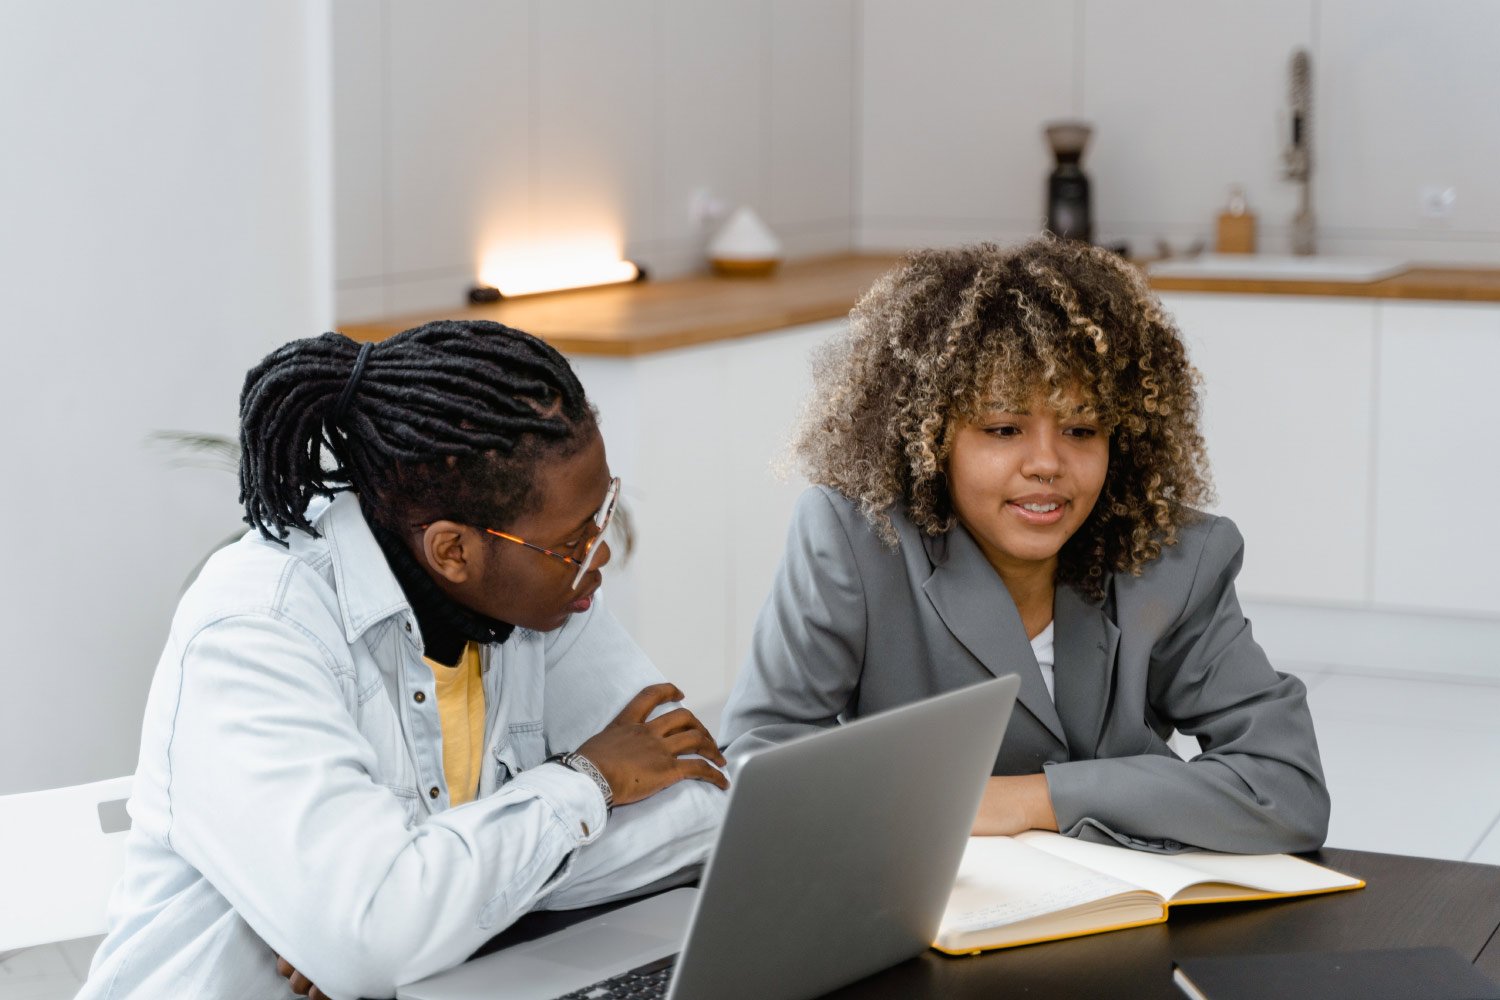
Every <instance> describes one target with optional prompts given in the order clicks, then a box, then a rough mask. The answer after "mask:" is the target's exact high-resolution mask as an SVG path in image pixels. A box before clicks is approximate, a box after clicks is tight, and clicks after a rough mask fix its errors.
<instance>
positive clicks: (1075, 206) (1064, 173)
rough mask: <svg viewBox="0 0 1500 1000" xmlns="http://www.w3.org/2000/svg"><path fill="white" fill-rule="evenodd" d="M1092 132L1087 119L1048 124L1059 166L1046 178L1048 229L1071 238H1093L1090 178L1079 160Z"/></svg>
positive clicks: (1049, 135) (1048, 138) (1085, 239)
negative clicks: (1086, 121)
mask: <svg viewBox="0 0 1500 1000" xmlns="http://www.w3.org/2000/svg"><path fill="white" fill-rule="evenodd" d="M1092 133H1093V129H1092V128H1090V127H1089V126H1088V125H1087V124H1085V123H1084V122H1079V121H1061V122H1053V123H1052V124H1050V125H1048V126H1047V142H1048V144H1050V145H1051V146H1052V154H1053V155H1054V156H1056V157H1057V166H1056V167H1054V168H1053V169H1052V174H1051V176H1049V177H1048V178H1047V229H1048V230H1050V231H1051V232H1053V233H1055V234H1056V235H1058V236H1060V237H1062V238H1063V239H1068V240H1082V241H1083V242H1085V243H1092V242H1093V241H1094V217H1093V213H1091V212H1090V211H1089V179H1088V177H1087V176H1085V175H1084V172H1083V168H1082V167H1081V166H1079V162H1080V161H1081V160H1082V159H1083V149H1084V147H1085V146H1087V145H1088V144H1089V136H1090V135H1091V134H1092Z"/></svg>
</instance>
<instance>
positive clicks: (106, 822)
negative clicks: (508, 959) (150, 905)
mask: <svg viewBox="0 0 1500 1000" xmlns="http://www.w3.org/2000/svg"><path fill="white" fill-rule="evenodd" d="M132 780H133V779H132V778H131V777H128V776H127V777H124V778H111V779H109V780H108V781H95V782H92V783H90V784H87V785H73V786H72V787H70V788H50V789H47V790H46V791H42V792H21V793H18V794H16V795H4V796H0V901H3V903H0V953H4V952H9V951H17V950H19V949H21V948H29V947H31V946H32V945H38V944H46V943H48V942H51V941H68V940H71V939H73V938H80V937H89V936H91V935H94V934H103V933H104V930H105V926H104V914H105V908H106V907H107V905H108V903H109V895H110V892H111V891H112V890H113V889H114V886H115V883H116V882H117V881H118V880H119V878H120V872H121V870H122V869H123V867H124V864H125V834H126V832H127V831H128V830H129V828H130V821H129V819H128V817H127V816H126V814H125V809H124V803H125V800H126V799H128V798H129V797H130V786H131V782H132Z"/></svg>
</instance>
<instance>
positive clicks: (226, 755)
mask: <svg viewBox="0 0 1500 1000" xmlns="http://www.w3.org/2000/svg"><path fill="white" fill-rule="evenodd" d="M240 415H241V434H240V440H241V445H242V452H243V455H242V464H241V473H240V499H241V501H242V502H243V503H244V505H245V510H246V520H247V521H248V522H249V524H251V525H252V527H253V528H254V529H255V530H252V531H250V532H249V533H247V534H246V535H245V536H244V537H243V538H242V539H241V540H240V541H239V542H237V543H235V544H233V545H231V546H229V547H227V548H225V549H224V550H222V551H220V552H219V553H217V554H216V555H215V556H214V557H213V558H212V559H210V560H209V562H208V564H207V565H206V566H205V567H204V569H203V571H202V573H201V574H200V575H199V577H198V578H197V580H196V581H194V583H193V584H192V586H191V587H190V588H189V589H188V591H187V592H186V594H184V596H183V598H182V601H181V603H180V605H179V606H178V609H177V613H176V615H175V617H174V618H173V621H172V627H171V631H170V635H169V637H168V639H167V644H166V649H165V651H164V652H163V654H162V657H161V661H160V663H159V664H158V667H157V671H156V676H155V679H154V681H153V683H152V687H151V693H150V697H149V699H148V703H147V708H146V717H145V722H144V726H143V731H142V738H141V754H140V761H139V765H138V769H137V772H136V778H135V786H134V793H133V796H132V798H131V802H130V813H131V817H132V819H133V825H132V829H131V831H130V834H129V837H128V839H127V846H126V866H125V874H124V878H123V879H122V881H121V882H120V884H119V887H118V888H117V889H116V891H115V895H114V897H113V899H112V901H111V904H110V912H109V925H110V930H109V934H108V936H107V938H106V939H105V941H104V943H103V944H102V945H101V947H100V948H99V950H98V952H97V954H96V955H95V957H94V963H93V967H92V969H91V971H90V975H89V979H88V982H87V983H86V985H85V986H84V989H83V991H82V993H81V994H80V997H83V998H87V1000H96V998H110V1000H120V998H136V997H140V998H145V997H150V998H159V997H167V996H201V997H214V998H231V997H235V998H238V997H244V998H267V997H283V996H285V995H286V993H287V987H288V983H287V982H286V981H285V980H284V979H283V978H282V977H283V976H286V977H289V978H290V979H291V984H290V985H291V986H292V988H293V989H295V990H296V991H297V992H299V993H311V995H313V996H314V997H317V996H323V995H326V996H334V997H357V996H362V997H389V996H392V995H393V994H394V992H395V989H396V987H397V986H398V985H399V984H401V983H404V982H409V981H412V980H415V979H419V978H421V977H423V976H426V975H429V974H431V973H434V972H437V971H439V970H441V969H444V968H447V967H449V966H452V965H456V964H458V963H459V962H462V961H463V960H464V959H465V958H467V957H468V956H469V955H470V954H471V953H473V952H474V950H475V949H476V948H478V947H479V946H480V945H481V944H483V943H484V942H485V941H486V940H487V939H489V938H490V937H492V936H494V935H495V934H496V933H498V932H499V931H500V930H502V929H503V928H504V927H506V926H507V925H508V924H510V923H511V922H512V921H513V920H515V919H516V917H518V916H519V915H520V914H522V913H524V912H526V911H527V910H530V909H532V908H535V907H558V908H565V907H570V906H578V905H583V904H585V903H588V902H594V901H598V900H601V899H604V898H609V897H614V896H619V895H624V894H628V893H631V892H634V891H638V890H641V889H642V888H643V887H647V886H650V885H654V884H664V883H668V882H670V881H671V880H672V879H673V878H674V877H680V873H681V871H682V870H683V869H684V867H685V866H690V865H692V864H694V863H697V862H701V861H702V859H703V858H704V856H705V854H706V852H707V850H708V848H709V846H710V845H711V842H712V838H713V834H714V831H715V830H716V828H717V825H718V823H719V821H720V820H721V819H722V815H723V804H724V798H725V796H724V793H723V789H725V788H727V787H728V781H727V779H726V778H725V777H724V775H723V773H722V772H721V771H720V770H719V769H718V768H716V767H715V766H713V765H714V764H718V765H722V764H723V762H724V758H723V757H722V756H721V755H720V753H719V751H718V749H717V747H716V746H715V743H714V740H713V738H712V737H711V736H710V735H709V733H708V731H707V730H706V729H705V728H704V726H703V724H702V723H701V722H699V721H698V719H697V718H695V717H694V716H693V715H692V713H690V712H689V711H688V710H687V709H685V708H682V707H673V706H672V705H671V703H672V702H676V701H679V700H680V699H681V698H682V693H681V692H680V691H679V690H678V689H677V688H676V687H675V686H673V685H671V684H669V683H666V682H665V681H664V680H663V678H662V677H661V676H660V675H659V674H658V673H657V672H656V670H655V669H654V668H653V667H652V665H651V664H650V662H649V661H648V660H647V659H646V657H645V655H644V654H643V653H642V652H641V651H640V649H639V648H637V647H636V645H635V644H634V643H633V642H632V641H631V640H630V638H629V637H628V636H627V635H626V633H625V632H624V630H623V629H622V628H621V627H620V626H619V624H617V623H616V622H615V620H614V619H613V618H612V617H611V616H610V615H609V613H608V612H607V611H606V610H605V609H604V607H603V606H602V604H601V601H600V595H599V593H598V590H599V585H600V581H601V572H602V570H603V569H604V567H605V565H606V564H608V562H609V559H610V551H609V545H608V543H607V542H606V541H605V540H604V537H603V535H604V530H605V528H607V527H608V524H609V520H610V516H611V514H612V512H613V510H614V504H615V501H616V498H617V497H618V495H619V480H618V479H615V478H613V477H612V476H611V474H610V471H609V466H608V463H607V461H606V456H605V450H604V444H603V441H602V439H601V438H600V435H599V430H598V426H597V422H596V417H595V414H594V412H593V410H592V408H591V407H590V405H589V403H588V401H587V399H586V398H585V395H584V391H583V388H582V386H581V385H580V384H579V382H578V379H577V378H576V377H575V376H574V374H573V372H572V370H571V369H570V368H569V366H568V364H567V362H566V361H565V360H564V359H563V358H562V356H561V355H559V354H558V353H557V352H556V351H555V350H553V349H552V348H550V347H548V346H547V345H546V344H544V343H542V342H541V341H539V340H537V339H536V338H534V337H530V336H528V335H526V334H524V333H521V332H519V331H516V330H512V329H509V328H507V327H503V326H500V325H499V324H495V323H484V322H477V321H463V322H458V321H444V322H438V323H430V324H428V325H426V326H422V327H418V328H416V329H413V330H408V331H406V332H405V333H402V334H400V335H398V336H396V337H393V338H391V339H390V340H388V341H385V342H384V343H381V344H376V345H369V344H366V345H364V346H362V347H361V346H360V345H358V344H356V343H354V342H353V341H350V340H349V339H347V338H345V337H343V336H341V335H339V334H332V333H330V334H324V335H323V336H321V337H317V338H311V339H307V340H299V341H295V342H293V343H291V344H288V345H286V346H284V347H282V348H280V349H279V350H277V351H275V352H273V353H272V354H270V355H269V356H268V357H267V358H266V359H265V360H264V361H262V362H261V363H260V364H259V365H257V366H256V367H255V368H254V369H252V370H251V371H250V373H249V375H248V376H247V377H246V380H245V387H244V392H243V394H242V396H241V402H240ZM710 762H712V763H710ZM313 983H316V984H317V986H313V985H312V984H313Z"/></svg>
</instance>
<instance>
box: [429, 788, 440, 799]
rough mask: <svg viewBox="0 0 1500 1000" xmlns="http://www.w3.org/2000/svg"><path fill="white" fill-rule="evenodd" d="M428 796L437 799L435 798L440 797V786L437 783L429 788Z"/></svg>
mask: <svg viewBox="0 0 1500 1000" xmlns="http://www.w3.org/2000/svg"><path fill="white" fill-rule="evenodd" d="M427 797H428V798H429V799H435V798H437V797H438V786H437V785H433V786H432V787H431V788H429V789H427Z"/></svg>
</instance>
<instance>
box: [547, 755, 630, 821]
mask: <svg viewBox="0 0 1500 1000" xmlns="http://www.w3.org/2000/svg"><path fill="white" fill-rule="evenodd" d="M554 762H555V763H558V764H561V765H562V766H563V767H567V768H571V769H572V770H574V771H577V772H578V773H579V774H581V775H584V776H585V777H587V778H588V779H589V780H590V781H592V782H593V783H594V785H595V786H596V787H597V788H598V789H599V794H600V795H602V796H604V808H605V810H606V811H608V810H610V809H613V808H614V807H615V793H614V789H612V788H610V787H609V781H608V780H607V779H606V778H605V777H604V772H603V771H601V770H599V768H598V767H597V766H595V764H594V762H593V761H591V760H589V759H588V758H587V757H585V756H584V755H583V754H581V753H578V752H577V751H572V750H570V751H568V752H566V753H555V754H553V755H552V756H551V757H548V758H547V763H549V764H550V763H554Z"/></svg>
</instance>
